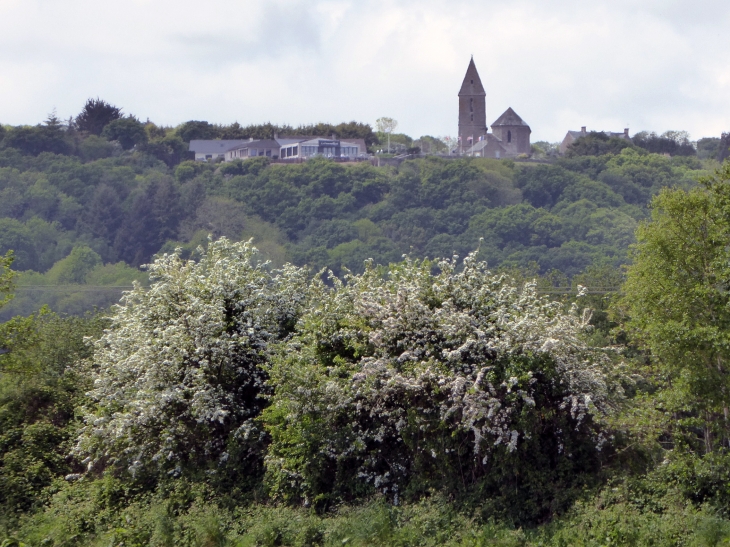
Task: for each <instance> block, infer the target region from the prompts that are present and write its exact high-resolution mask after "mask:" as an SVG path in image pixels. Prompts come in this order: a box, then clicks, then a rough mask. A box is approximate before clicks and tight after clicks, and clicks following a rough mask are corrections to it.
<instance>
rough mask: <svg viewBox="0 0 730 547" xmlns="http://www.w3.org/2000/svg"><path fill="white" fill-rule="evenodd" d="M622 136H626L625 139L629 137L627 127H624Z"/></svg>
mask: <svg viewBox="0 0 730 547" xmlns="http://www.w3.org/2000/svg"><path fill="white" fill-rule="evenodd" d="M624 137H626V138H627V139H628V138H629V128H628V127H626V128H624Z"/></svg>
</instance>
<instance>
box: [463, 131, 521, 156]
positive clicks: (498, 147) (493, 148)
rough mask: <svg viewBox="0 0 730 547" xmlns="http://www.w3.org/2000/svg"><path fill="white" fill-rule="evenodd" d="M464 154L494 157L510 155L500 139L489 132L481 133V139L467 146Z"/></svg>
mask: <svg viewBox="0 0 730 547" xmlns="http://www.w3.org/2000/svg"><path fill="white" fill-rule="evenodd" d="M464 155H466V156H476V157H480V158H496V159H501V158H507V157H509V156H510V154H508V153H507V149H506V148H505V147H504V146H503V143H502V140H501V139H499V138H497V137H495V136H494V135H492V134H491V133H487V134H486V135H482V137H481V140H480V141H479V142H477V143H476V144H475V145H474V146H472V147H471V148H468V149H467V150H466V151H465V152H464Z"/></svg>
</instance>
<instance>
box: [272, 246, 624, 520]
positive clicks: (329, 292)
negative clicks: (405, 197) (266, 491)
mask: <svg viewBox="0 0 730 547" xmlns="http://www.w3.org/2000/svg"><path fill="white" fill-rule="evenodd" d="M437 266H438V271H439V273H438V274H435V275H433V274H432V273H431V268H432V267H433V264H432V263H430V262H427V261H424V262H418V261H413V260H406V261H405V262H403V263H401V264H398V265H395V266H390V268H389V269H387V270H386V271H384V269H382V268H377V267H375V266H373V265H372V264H369V265H367V267H366V271H365V273H364V274H362V275H350V276H348V277H347V279H346V283H341V282H339V281H338V280H337V279H332V282H333V283H334V288H333V289H330V288H328V287H327V286H325V284H324V283H321V282H319V281H315V282H314V283H313V285H312V287H311V289H310V290H311V294H312V301H311V302H312V303H311V305H310V306H309V308H308V309H307V311H306V313H305V314H304V316H303V317H302V319H301V320H300V323H299V328H298V332H297V334H296V335H295V336H294V337H292V338H291V339H290V340H289V341H288V342H287V343H286V345H285V347H284V349H283V350H282V351H281V352H280V354H279V355H278V357H277V358H276V360H275V362H274V365H273V366H272V368H271V372H270V374H271V382H272V385H275V386H276V391H275V394H274V395H273V399H272V404H271V406H270V407H268V408H267V409H266V410H265V411H264V421H265V423H266V424H267V428H268V430H269V432H270V433H271V436H272V444H271V446H270V447H269V449H268V452H267V456H266V466H267V480H268V483H269V485H270V487H271V489H272V492H273V493H274V494H276V495H279V496H281V497H284V498H289V499H293V500H296V499H299V500H302V501H304V502H305V503H307V502H316V501H318V500H322V499H325V500H326V499H329V498H331V497H333V496H335V497H343V496H344V497H348V496H357V495H358V494H361V493H363V492H368V491H370V492H372V491H373V490H378V491H381V492H385V493H387V494H388V495H390V496H391V497H392V499H394V500H396V501H397V500H398V497H399V496H403V495H404V494H407V493H408V492H414V493H415V492H417V491H419V489H426V488H433V487H439V488H444V487H446V488H448V489H450V490H451V491H454V489H455V490H462V491H463V490H465V489H469V488H472V491H473V488H474V487H477V488H482V490H484V489H485V488H486V489H487V490H488V489H490V488H491V489H493V490H494V489H496V490H497V491H499V490H500V489H502V490H503V489H513V490H514V491H515V492H518V493H520V492H522V491H523V490H524V493H525V498H524V499H523V503H525V504H527V503H529V501H528V497H529V495H533V494H534V490H535V489H538V490H539V489H543V490H545V489H547V490H550V491H553V492H555V491H557V488H556V485H551V483H553V482H555V481H557V480H563V481H568V482H570V481H574V480H577V479H576V477H578V476H579V475H581V473H582V472H584V471H590V472H594V471H595V465H596V463H597V455H598V452H599V451H600V449H601V447H602V445H603V443H604V438H603V435H602V433H601V430H600V427H599V423H598V420H597V419H596V418H597V417H599V416H600V415H602V414H604V413H606V412H607V411H608V410H609V409H610V408H611V407H612V405H613V401H615V397H616V396H617V395H618V392H617V391H616V390H614V389H613V388H612V387H611V385H612V383H611V382H609V380H608V378H609V375H607V368H608V366H609V365H610V361H609V359H608V358H607V356H606V355H605V354H602V353H599V352H597V351H594V350H592V349H591V348H590V347H588V346H587V345H586V344H585V343H584V341H583V339H582V337H581V331H583V330H584V329H586V328H587V327H588V320H589V315H588V314H587V313H582V314H579V313H578V310H577V308H576V307H575V306H573V308H572V309H571V310H570V311H567V312H566V311H565V310H564V305H563V304H561V303H558V302H551V301H549V300H548V299H547V298H545V297H540V296H539V295H538V294H537V292H536V286H535V285H534V284H529V283H528V284H527V285H525V286H524V287H523V288H521V289H518V288H517V287H515V286H513V284H512V283H511V280H510V279H509V278H507V277H505V276H499V275H492V274H491V273H490V272H489V271H488V270H487V267H486V264H485V263H483V262H478V261H477V260H476V258H475V256H474V255H473V254H472V255H469V256H468V257H467V258H466V259H465V260H464V262H463V268H460V269H459V268H457V261H456V257H454V259H453V260H444V261H441V262H439V263H438V264H437ZM538 483H539V484H538ZM527 490H529V491H530V492H527ZM485 492H486V491H485ZM492 493H493V492H492ZM544 495H545V496H547V497H548V498H549V497H550V495H549V494H548V493H547V492H544ZM533 498H534V495H533ZM546 503H548V505H549V503H550V502H549V501H548V502H546ZM544 510H546V509H545V507H534V508H525V511H527V512H528V513H530V514H531V515H535V514H537V513H540V512H541V511H544ZM547 510H550V509H549V508H548V509H547Z"/></svg>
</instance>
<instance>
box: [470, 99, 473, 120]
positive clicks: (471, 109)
mask: <svg viewBox="0 0 730 547" xmlns="http://www.w3.org/2000/svg"><path fill="white" fill-rule="evenodd" d="M469 112H474V99H469ZM472 117H473V116H472Z"/></svg>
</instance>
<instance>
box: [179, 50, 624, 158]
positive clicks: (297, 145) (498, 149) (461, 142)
mask: <svg viewBox="0 0 730 547" xmlns="http://www.w3.org/2000/svg"><path fill="white" fill-rule="evenodd" d="M486 96H487V94H486V91H485V89H484V86H483V85H482V80H481V78H480V77H479V72H478V71H477V67H476V65H475V64H474V58H473V57H472V58H471V60H470V61H469V66H468V67H467V69H466V74H465V75H464V81H463V82H462V84H461V88H460V89H459V93H458V99H459V108H458V137H457V139H456V142H455V143H453V145H452V146H450V147H447V149H446V150H445V151H441V152H442V153H441V154H439V155H445V156H456V157H459V156H476V157H485V158H495V159H502V158H529V157H530V156H531V155H532V145H531V143H530V134H531V133H532V130H531V129H530V126H529V124H528V123H527V122H525V121H524V120H523V119H522V118H521V117H520V116H519V114H517V112H515V111H514V110H513V109H512V107H509V108H507V110H505V111H504V112H503V113H502V114H501V115H500V116H499V117H498V118H497V119H496V120H495V121H494V122H492V124H491V129H492V131H491V133H490V132H489V126H487V108H486ZM601 133H603V134H604V135H606V136H607V137H609V138H612V137H618V138H621V139H626V140H630V138H629V130H628V129H624V131H623V133H613V132H606V131H603V132H601ZM587 135H588V132H587V130H586V127H585V126H583V127H581V129H580V131H572V130H571V131H568V132H567V134H566V135H565V138H564V139H563V141H562V143H561V144H560V147H559V151H560V154H565V152H566V150H567V149H568V147H569V146H570V145H571V144H572V143H573V142H575V141H576V140H577V139H578V138H580V137H582V136H587ZM189 152H190V154H191V155H194V157H195V160H196V161H221V160H222V161H224V162H230V161H234V160H246V159H249V158H256V157H267V158H270V159H272V160H278V161H285V162H292V163H297V162H301V161H304V160H307V159H309V158H312V157H317V156H318V157H325V158H331V159H336V160H339V161H362V160H365V159H368V157H369V155H368V149H367V145H366V143H365V140H364V139H346V138H338V137H337V135H334V134H333V135H329V136H322V135H320V136H312V135H284V136H279V135H277V134H276V133H274V134H273V135H272V136H271V138H269V139H254V138H253V137H251V138H249V139H194V140H191V141H190V145H189ZM414 152H415V150H413V149H412V150H411V151H409V152H407V153H405V154H401V156H411V157H412V156H413V155H415V154H414ZM420 152H421V150H419V151H418V153H420Z"/></svg>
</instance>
